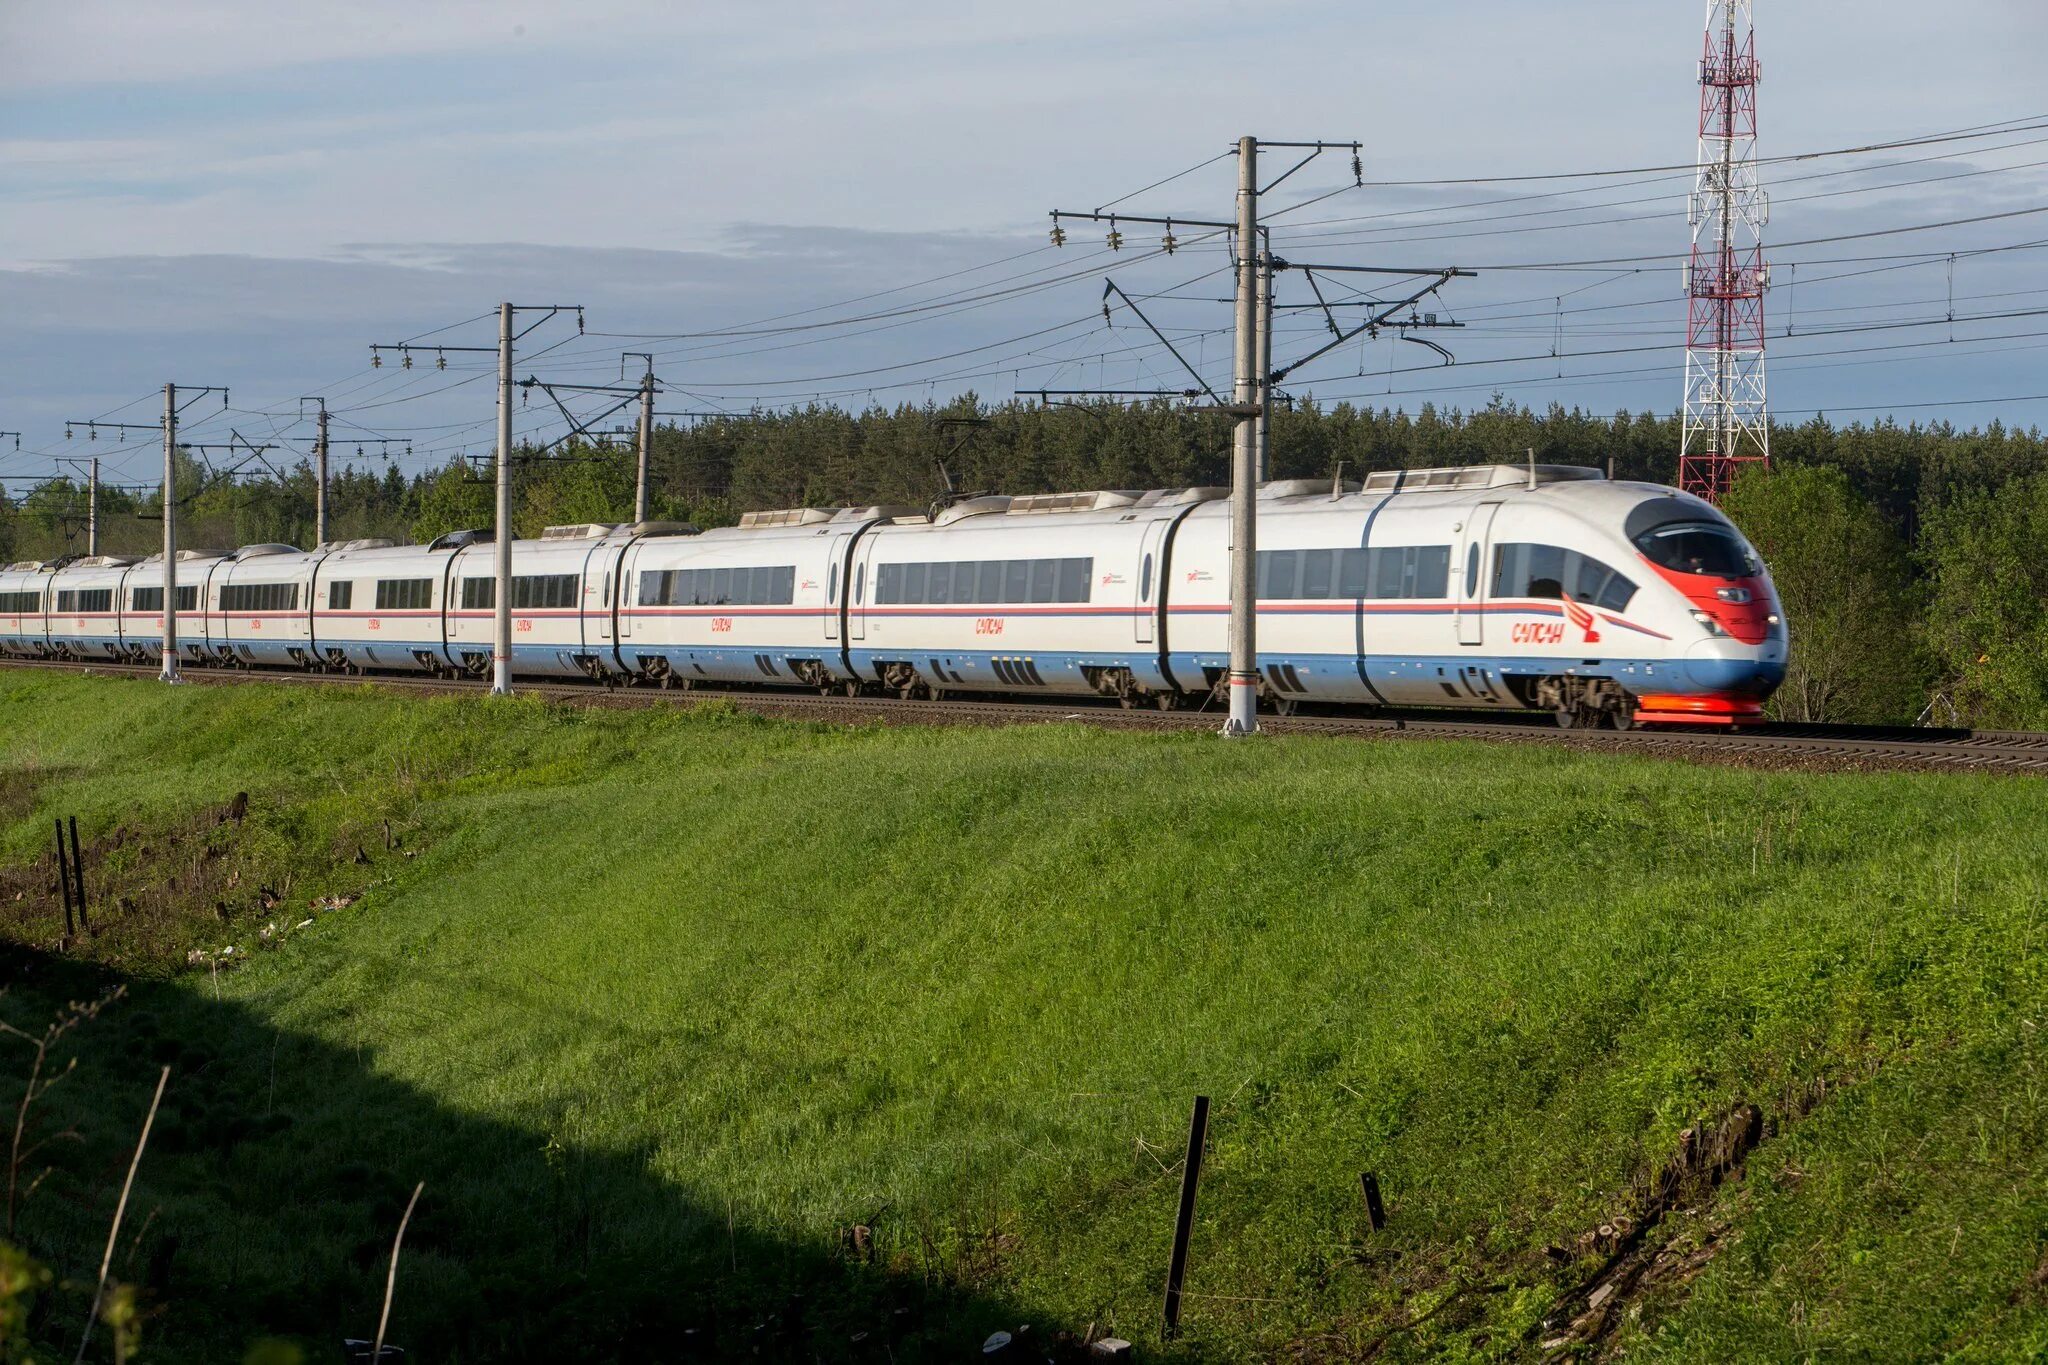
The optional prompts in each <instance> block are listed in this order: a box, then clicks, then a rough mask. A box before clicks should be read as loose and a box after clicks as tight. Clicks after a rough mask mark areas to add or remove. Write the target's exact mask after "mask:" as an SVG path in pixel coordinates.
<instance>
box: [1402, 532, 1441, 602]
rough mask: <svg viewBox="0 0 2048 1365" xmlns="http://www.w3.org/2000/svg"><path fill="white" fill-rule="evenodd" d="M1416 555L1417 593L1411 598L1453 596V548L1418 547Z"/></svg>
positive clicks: (1413, 593)
mask: <svg viewBox="0 0 2048 1365" xmlns="http://www.w3.org/2000/svg"><path fill="white" fill-rule="evenodd" d="M1413 553H1414V555H1415V591H1413V592H1412V593H1410V594H1409V596H1411V597H1429V598H1443V597H1449V596H1450V595H1451V547H1450V546H1448V545H1418V546H1416V547H1415V549H1414V551H1413Z"/></svg>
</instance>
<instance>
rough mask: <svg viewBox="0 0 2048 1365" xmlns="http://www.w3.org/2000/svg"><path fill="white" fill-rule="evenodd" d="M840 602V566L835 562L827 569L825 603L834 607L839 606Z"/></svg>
mask: <svg viewBox="0 0 2048 1365" xmlns="http://www.w3.org/2000/svg"><path fill="white" fill-rule="evenodd" d="M838 604H839V566H838V565H837V564H834V565H833V566H832V567H831V568H829V569H827V570H825V605H826V606H828V607H832V606H837V605H838Z"/></svg>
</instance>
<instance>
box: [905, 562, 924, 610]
mask: <svg viewBox="0 0 2048 1365" xmlns="http://www.w3.org/2000/svg"><path fill="white" fill-rule="evenodd" d="M924 578H925V566H924V565H922V564H905V565H904V566H903V600H904V601H906V602H922V601H924Z"/></svg>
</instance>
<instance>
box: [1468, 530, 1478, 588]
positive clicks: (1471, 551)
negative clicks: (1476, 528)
mask: <svg viewBox="0 0 2048 1365" xmlns="http://www.w3.org/2000/svg"><path fill="white" fill-rule="evenodd" d="M1478 591H1479V542H1478V541H1476V540H1475V541H1473V542H1472V544H1471V546H1470V547H1469V548H1467V549H1466V551H1465V596H1467V597H1471V596H1473V595H1475V594H1476V593H1478Z"/></svg>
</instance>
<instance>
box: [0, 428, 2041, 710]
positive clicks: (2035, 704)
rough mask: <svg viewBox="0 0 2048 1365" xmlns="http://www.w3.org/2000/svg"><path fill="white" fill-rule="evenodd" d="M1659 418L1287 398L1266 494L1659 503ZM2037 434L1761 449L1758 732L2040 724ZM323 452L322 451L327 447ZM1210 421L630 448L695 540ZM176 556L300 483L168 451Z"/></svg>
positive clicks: (150, 524)
mask: <svg viewBox="0 0 2048 1365" xmlns="http://www.w3.org/2000/svg"><path fill="white" fill-rule="evenodd" d="M1678 440H1679V424H1678V419H1677V417H1676V416H1657V415H1654V414H1650V413H1629V412H1619V413H1616V414H1614V415H1612V416H1601V415H1599V414H1595V413H1590V412H1586V411H1584V410H1582V409H1570V410H1567V409H1564V408H1561V407H1552V408H1550V409H1549V410H1548V411H1543V412H1537V411H1533V410H1531V409H1529V408H1525V407H1518V406H1515V405H1513V404H1510V403H1508V402H1506V401H1504V400H1503V399H1501V398H1500V397H1499V396H1496V397H1495V398H1494V399H1493V401H1492V402H1490V403H1488V404H1487V405H1486V406H1484V407H1482V408H1478V409H1476V410H1472V411H1464V410H1459V409H1449V410H1444V409H1438V408H1436V407H1435V406H1433V405H1424V406H1423V407H1422V408H1421V409H1420V410H1419V411H1417V412H1415V413H1412V414H1411V413H1408V412H1405V411H1400V410H1393V409H1376V408H1372V407H1362V406H1356V405H1353V404H1350V403H1339V404H1334V405H1322V404H1317V403H1313V402H1306V403H1301V404H1299V405H1297V406H1295V407H1293V408H1291V409H1282V410H1279V411H1276V412H1275V413H1274V414H1273V421H1272V475H1273V477H1275V478H1313V479H1332V478H1335V477H1338V476H1339V475H1340V473H1341V475H1342V476H1344V477H1355V476H1357V475H1359V474H1362V473H1364V472H1366V471H1370V470H1375V469H1395V468H1409V469H1413V468H1426V467H1432V466H1439V465H1456V464H1472V463H1483V462H1496V461H1497V462H1504V463H1519V462H1521V461H1523V460H1525V459H1526V458H1528V454H1529V452H1531V451H1533V452H1534V455H1535V458H1536V459H1537V460H1538V461H1540V462H1544V463H1553V464H1581V465H1592V466H1596V467H1599V468H1602V469H1605V470H1607V471H1609V472H1610V473H1611V474H1612V475H1613V477H1615V478H1618V479H1640V480H1647V481H1651V482H1658V483H1669V482H1671V481H1672V480H1673V479H1674V477H1675V475H1674V470H1675V466H1676V462H1677V450H1678ZM2044 447H2048V437H2044V435H2043V434H2042V432H2041V431H2040V430H2039V429H2037V428H2028V429H2025V430H2018V429H2010V428H2007V427H2005V426H2003V425H2002V424H2000V423H1997V422H1993V423H1991V424H1990V425H1989V426H1987V427H1983V428H1972V429H1968V430H1963V429H1958V428H1956V427H1954V426H1951V425H1949V424H1947V423H1932V424H1925V425H1923V424H1919V423H1914V424H1910V425H1905V426H1901V425H1898V424H1897V423H1894V422H1891V421H1881V422H1877V423H1872V424H1864V423H1855V424H1852V425H1847V426H1842V425H1837V424H1835V423H1833V422H1830V421H1828V420H1827V419H1826V418H1825V417H1815V418H1813V419H1812V420H1810V421H1807V422H1804V423H1801V424H1798V425H1778V426H1775V427H1774V428H1773V431H1772V435H1771V449H1772V454H1773V457H1774V461H1775V464H1774V468H1773V469H1772V471H1771V472H1769V473H1767V474H1766V473H1762V472H1760V471H1751V472H1749V473H1746V474H1745V475H1744V477H1743V478H1742V479H1741V480H1739V481H1738V483H1737V486H1736V488H1735V489H1734V490H1733V491H1732V492H1731V494H1730V495H1729V497H1728V499H1727V502H1726V506H1727V510H1728V512H1729V514H1730V515H1731V516H1732V517H1733V518H1734V519H1735V521H1736V522H1737V524H1738V525H1740V526H1742V528H1743V529H1744V531H1745V532H1746V533H1747V534H1748V535H1749V536H1750V538H1751V539H1752V540H1754V541H1755V542H1756V544H1757V546H1758V548H1759V549H1760V550H1762V551H1763V553H1764V555H1765V557H1766V559H1767V560H1768V561H1769V562H1770V564H1771V566H1772V568H1773V571H1774V573H1775V575H1776V578H1777V583H1778V587H1779V590H1780V592H1781V594H1782V596H1783V597H1784V599H1785V606H1786V613H1787V616H1788V618H1789V620H1790V621H1791V622H1792V627H1793V653H1792V660H1793V662H1792V668H1791V673H1790V676H1789V677H1788V679H1787V681H1786V684H1785V687H1784V688H1783V690H1782V691H1781V692H1780V693H1779V695H1778V697H1777V698H1776V699H1775V700H1774V703H1773V707H1774V710H1775V712H1776V713H1777V714H1778V715H1779V716H1780V717H1782V718H1785V719H1795V720H1817V721H1818V720H1824V721H1843V722H1864V723H1888V722H1910V721H1913V720H1916V719H1927V720H1930V721H1934V722H1939V723H1949V722H1954V723H1959V724H1970V725H1979V726H2008V727H2043V726H2048V557H2044V555H2043V553H2042V549H2041V547H2042V546H2043V545H2044V544H2048V461H2044V459H2043V456H2044V453H2048V449H2044ZM345 450H346V445H345V443H343V444H342V445H341V447H340V450H338V452H337V458H338V459H339V458H340V456H341V454H342V452H345ZM1229 459H1230V430H1229V426H1228V423H1227V419H1225V418H1222V417H1219V416H1216V415H1213V414H1199V413H1190V412H1188V411H1186V410H1185V409H1183V408H1181V407H1180V406H1178V405H1176V404H1173V403H1170V402H1164V401H1161V402H1154V403H1146V404H1138V405H1134V406H1125V405H1119V404H1113V403H1077V404H1054V405H1050V406H1047V405H1042V404H1038V403H1030V402H1020V401H1010V402H1004V403H1000V404H988V403H984V402H981V401H980V400H978V399H977V398H976V397H974V396H973V395H971V394H970V395H966V396H963V397H962V398H960V399H958V400H956V401H953V402H950V403H946V404H943V405H940V404H927V405H924V406H913V405H904V406H899V407H896V408H890V409H885V408H880V407H871V408H868V409H866V410H864V411H850V410H847V409H842V408H836V407H822V406H814V407H809V408H804V409H799V410H795V411H791V412H776V413H767V412H756V413H749V414H744V415H736V416H733V417H731V418H718V419H709V420H703V421H698V422H694V423H692V424H691V425H688V426H666V427H662V428H660V429H658V430H657V431H656V433H655V437H654V444H653V449H652V454H651V461H650V468H651V477H650V485H651V490H650V506H651V511H652V514H653V515H654V516H656V517H658V518H661V519H664V520H679V521H691V522H695V523H697V524H698V525H701V526H705V527H711V526H721V525H729V524H731V523H732V522H733V521H735V520H737V518H738V516H739V514H740V513H742V512H745V511H748V510H752V509H757V508H768V507H796V506H847V505H852V506H865V505H872V504H883V505H900V506H910V507H926V506H929V505H930V504H931V503H933V502H934V501H935V500H937V499H939V498H941V497H943V496H945V495H946V494H948V493H949V492H958V493H966V492H980V491H992V492H1006V493H1030V492H1050V491H1060V490H1069V489H1086V488H1160V487H1171V486H1181V485H1194V484H1222V483H1227V482H1228V480H1229ZM181 461H182V465H181V469H180V475H179V482H180V488H181V495H180V499H179V503H180V508H179V511H180V519H181V525H182V526H183V527H184V531H183V538H184V541H185V543H186V544H189V545H194V546H205V547H209V548H226V547H230V546H235V545H245V544H251V543H255V542H259V541H275V542H283V543H289V544H298V545H307V544H310V543H311V540H312V536H313V498H314V476H313V472H312V470H311V468H310V466H309V465H306V464H301V465H299V466H298V467H296V468H291V469H288V470H286V471H285V472H284V474H283V476H282V477H276V476H265V477H263V478H260V479H255V480H239V479H236V480H230V479H222V478H218V477H215V476H214V475H213V474H212V473H211V472H210V471H209V470H208V469H206V468H205V467H204V466H203V465H202V464H200V463H199V462H198V461H196V460H194V459H191V458H189V457H184V456H181ZM633 464H634V457H633V455H632V453H631V452H630V451H624V450H616V449H614V450H603V449H593V448H590V447H588V446H570V447H568V448H566V449H564V450H561V451H557V452H555V453H552V454H547V455H543V454H540V453H538V452H535V451H530V450H529V451H523V452H521V458H519V459H518V460H517V461H516V464H515V480H514V508H515V510H514V524H515V528H516V530H517V532H518V533H519V534H520V535H529V536H530V535H534V534H537V533H538V532H539V530H540V528H541V527H543V526H547V525H556V524H562V523H568V522H583V521H603V522H616V521H620V520H624V519H626V518H627V517H629V516H630V514H631V508H632V501H633ZM494 499H495V494H494V491H493V487H492V482H491V476H490V473H489V470H488V469H487V468H478V467H473V466H472V465H471V464H470V463H468V462H465V461H463V460H460V459H458V460H454V461H452V462H450V463H449V464H447V465H445V466H443V467H440V468H436V469H430V470H427V471H424V472H421V473H416V474H413V475H411V476H408V475H406V474H405V473H403V472H402V471H400V470H399V469H398V468H397V467H396V466H393V465H389V464H388V463H386V464H379V463H376V462H373V463H371V464H368V465H364V464H358V463H353V462H346V461H343V467H342V468H341V470H340V472H339V473H337V474H336V475H335V476H334V477H333V478H332V480H331V481H330V485H329V496H328V506H329V538H330V539H335V540H347V539H356V538H363V537H382V538H387V539H392V540H401V541H402V540H415V541H424V540H427V539H430V538H432V537H433V536H436V535H439V534H441V533H442V532H444V531H450V530H456V529H461V528H465V527H485V526H489V525H490V524H491V522H492V519H493V507H494V505H495V502H494ZM161 515H162V513H161V505H160V499H159V498H158V496H157V495H156V494H155V493H148V494H141V495H138V494H135V493H133V492H129V491H126V490H123V489H120V488H109V489H105V490H103V492H102V495H101V502H100V528H101V540H100V545H101V549H102V550H103V551H105V552H107V553H115V554H147V553H149V552H150V551H151V550H152V549H154V548H156V547H157V546H158V545H159V544H160V541H161V532H160V519H161ZM84 543H85V495H84V489H83V488H82V487H81V486H80V485H79V484H77V483H75V482H72V481H69V480H64V479H59V480H55V481H52V482H49V483H44V484H41V485H38V486H37V487H35V488H33V489H31V490H30V491H28V492H27V493H26V494H25V495H23V496H21V497H20V498H18V499H14V498H10V497H8V496H7V493H6V490H4V489H0V561H6V560H18V559H42V558H51V557H55V556H57V555H61V554H67V553H78V552H80V551H82V549H83V548H84Z"/></svg>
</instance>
